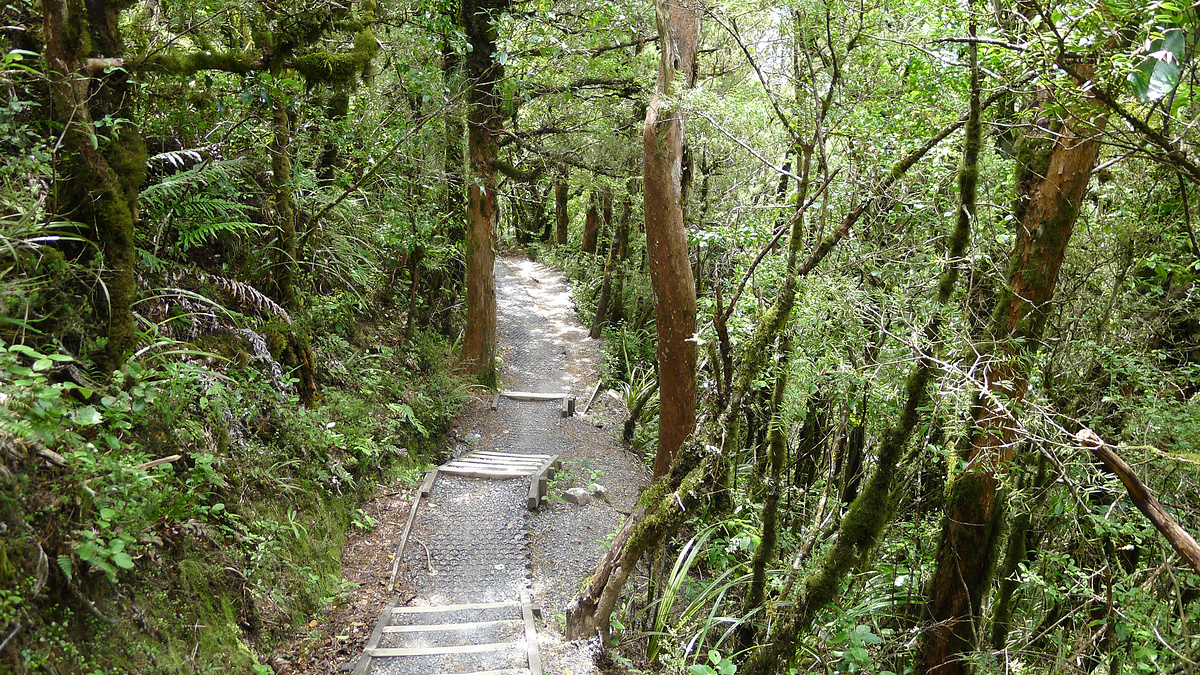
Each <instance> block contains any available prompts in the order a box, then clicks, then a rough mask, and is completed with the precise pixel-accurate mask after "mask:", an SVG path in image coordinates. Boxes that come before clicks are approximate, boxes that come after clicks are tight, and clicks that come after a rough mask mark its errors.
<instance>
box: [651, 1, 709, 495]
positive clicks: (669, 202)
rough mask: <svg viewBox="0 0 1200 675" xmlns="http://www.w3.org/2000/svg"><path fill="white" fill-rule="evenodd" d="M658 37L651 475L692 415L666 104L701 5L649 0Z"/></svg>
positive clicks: (679, 149) (682, 170) (677, 164)
mask: <svg viewBox="0 0 1200 675" xmlns="http://www.w3.org/2000/svg"><path fill="white" fill-rule="evenodd" d="M654 8H655V12H656V17H657V22H658V34H659V38H660V44H661V45H662V52H661V58H660V60H659V68H658V82H657V83H656V85H655V88H654V95H653V96H652V97H651V98H650V106H649V107H648V108H647V110H646V123H645V126H644V127H643V129H642V145H643V148H644V151H645V161H644V163H643V177H644V183H645V189H644V193H643V199H644V204H645V212H646V248H647V250H648V252H649V257H650V283H651V285H652V286H653V287H654V298H655V301H654V311H655V320H656V322H657V327H658V378H659V401H660V405H659V411H660V412H659V430H658V450H657V453H656V454H655V457H654V475H655V476H656V477H657V476H662V475H665V474H666V473H667V469H668V468H669V467H670V466H671V460H672V459H673V458H674V457H675V453H676V452H677V451H678V450H679V446H680V445H682V444H683V441H684V439H686V438H687V437H688V435H689V434H691V433H692V427H693V426H695V421H696V343H695V342H693V341H692V336H693V335H694V334H695V332H696V284H695V279H694V278H693V277H692V267H691V264H690V262H689V261H688V247H687V233H686V232H685V231H684V202H683V197H684V191H685V189H686V183H687V181H688V178H689V174H690V172H689V171H688V167H687V165H686V164H687V162H686V158H685V156H684V154H685V153H684V133H683V127H684V116H683V111H682V110H680V109H672V108H671V106H670V102H669V99H670V97H672V96H674V95H676V94H677V93H678V91H677V89H678V87H677V85H681V86H682V87H683V88H687V87H690V86H691V85H692V82H693V80H694V77H695V70H696V45H697V43H698V42H699V40H700V11H701V9H700V7H699V6H696V5H694V4H693V3H682V2H679V0H655V3H654Z"/></svg>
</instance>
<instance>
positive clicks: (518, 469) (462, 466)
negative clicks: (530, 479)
mask: <svg viewBox="0 0 1200 675" xmlns="http://www.w3.org/2000/svg"><path fill="white" fill-rule="evenodd" d="M443 469H447V470H455V471H493V472H494V471H499V472H501V473H504V474H510V473H511V474H513V475H515V476H517V477H518V478H519V477H521V476H528V475H530V474H533V473H535V472H536V471H537V469H538V468H537V467H536V466H512V465H511V464H476V463H474V462H454V463H452V464H447V465H446V466H445V467H443Z"/></svg>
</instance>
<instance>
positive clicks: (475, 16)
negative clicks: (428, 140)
mask: <svg viewBox="0 0 1200 675" xmlns="http://www.w3.org/2000/svg"><path fill="white" fill-rule="evenodd" d="M510 4H511V3H510V2H509V0H463V3H462V25H463V27H464V28H465V29H466V33H467V38H468V39H469V40H470V43H471V47H472V48H471V50H470V51H469V52H468V56H467V72H468V75H469V76H470V78H471V92H470V103H471V108H470V112H469V113H468V115H467V128H468V133H467V145H468V150H469V154H470V166H471V175H472V180H471V181H470V182H469V183H470V184H469V186H468V196H467V216H468V221H469V222H468V231H467V240H466V254H467V256H466V257H467V325H466V332H465V335H464V336H463V363H464V364H465V366H466V367H467V369H468V371H469V372H471V373H472V374H473V375H474V376H475V378H476V379H477V380H479V381H480V382H482V383H484V384H487V385H494V384H495V383H496V379H497V373H496V277H495V269H494V266H495V262H496V254H495V250H494V249H493V247H492V246H493V242H494V240H495V236H496V223H497V219H498V217H499V201H498V199H497V197H498V193H497V191H496V184H497V177H496V171H497V170H496V165H495V162H496V157H497V154H498V152H499V146H498V145H497V143H496V136H497V134H499V133H500V131H501V129H502V127H503V122H504V121H503V118H502V117H501V115H500V109H499V102H498V101H497V99H496V97H495V85H496V83H497V82H498V81H499V80H500V79H501V78H503V77H504V67H503V66H502V65H500V64H499V63H497V62H496V59H495V52H496V40H497V31H496V27H495V24H494V23H493V19H494V18H498V16H499V14H500V13H501V12H503V11H505V10H507V9H508V7H509V5H510Z"/></svg>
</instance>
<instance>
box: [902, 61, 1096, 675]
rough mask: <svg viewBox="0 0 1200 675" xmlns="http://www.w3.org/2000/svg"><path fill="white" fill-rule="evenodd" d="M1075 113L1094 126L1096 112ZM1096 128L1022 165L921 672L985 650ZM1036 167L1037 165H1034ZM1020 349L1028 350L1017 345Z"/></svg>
mask: <svg viewBox="0 0 1200 675" xmlns="http://www.w3.org/2000/svg"><path fill="white" fill-rule="evenodd" d="M972 51H974V46H973V47H972ZM973 107H974V106H973ZM1075 107H1076V111H1077V112H1082V113H1084V115H1085V117H1084V118H1083V119H1087V107H1086V106H1075ZM1088 126H1090V125H1089V124H1088V123H1086V122H1081V121H1080V120H1079V119H1071V120H1065V124H1064V125H1063V128H1062V130H1061V131H1060V132H1059V133H1058V134H1056V135H1055V136H1054V137H1053V139H1046V138H1039V139H1034V138H1027V139H1026V140H1025V142H1024V143H1025V148H1024V149H1023V151H1022V153H1021V155H1022V156H1021V157H1019V158H1018V171H1019V172H1020V173H1019V176H1018V179H1019V180H1018V186H1019V189H1020V190H1021V192H1020V193H1019V195H1018V198H1019V200H1020V201H1019V202H1018V205H1017V214H1016V215H1017V232H1016V234H1017V242H1016V248H1015V249H1014V251H1013V254H1012V259H1011V262H1010V264H1009V271H1008V287H1007V288H1006V289H1004V290H1003V291H1002V293H1001V296H1000V298H999V300H998V301H997V304H996V309H995V312H994V313H993V314H992V320H991V326H990V328H989V333H990V339H991V340H992V342H991V344H990V348H987V349H984V350H983V351H985V352H988V351H990V352H991V354H990V355H989V356H988V358H986V359H984V361H983V363H982V366H981V373H980V376H981V377H982V379H983V381H984V382H986V383H987V384H986V387H987V390H986V392H983V393H981V394H980V395H979V396H978V398H977V399H976V403H975V405H974V406H972V408H973V414H972V419H973V425H972V431H971V438H970V445H969V447H968V448H967V449H966V456H965V457H964V458H963V459H964V460H965V461H966V467H965V468H964V469H963V470H962V471H960V472H958V473H957V475H955V476H953V477H952V478H951V480H950V481H949V482H948V484H947V486H946V493H945V494H946V498H945V504H946V506H945V509H946V511H945V513H946V516H945V519H944V521H943V524H942V533H941V537H940V539H939V544H938V552H937V567H936V570H935V572H934V575H933V579H932V581H931V583H930V599H929V602H928V605H927V610H928V614H929V621H930V625H929V628H928V629H927V630H926V631H925V633H924V635H923V639H922V643H921V653H920V655H919V656H918V659H917V666H918V669H919V670H920V671H921V672H928V673H937V674H938V675H951V674H956V673H966V672H967V670H968V663H967V661H966V660H965V659H964V658H963V655H964V654H965V653H967V652H970V651H973V650H974V648H975V645H976V643H977V635H978V625H977V619H978V617H979V608H980V605H981V604H982V602H983V597H984V595H985V594H986V593H987V591H988V589H989V588H990V585H991V579H992V569H993V566H994V564H995V558H996V549H997V545H998V542H999V539H1000V532H1001V530H1002V527H1001V524H1002V522H1003V515H1004V508H1003V505H1004V500H1003V498H1002V496H1001V494H1000V487H1001V481H1002V478H1003V475H1004V473H1005V472H1006V471H1007V470H1008V467H1009V465H1010V464H1011V462H1012V458H1013V454H1014V449H1015V446H1016V440H1015V439H1016V435H1017V428H1016V419H1015V415H1016V412H1015V407H1016V406H1018V405H1020V402H1021V400H1022V399H1023V398H1024V397H1025V393H1026V389H1027V387H1028V384H1029V372H1028V370H1027V369H1026V367H1025V366H1024V365H1023V361H1022V359H1023V358H1024V357H1026V356H1028V354H1029V353H1030V352H1031V351H1034V350H1036V345H1037V343H1038V341H1039V339H1040V338H1041V334H1042V329H1043V327H1044V325H1045V321H1046V315H1047V312H1048V310H1049V307H1050V302H1051V300H1052V299H1053V297H1054V288H1055V285H1056V284H1057V282H1058V272H1059V269H1060V268H1061V267H1062V262H1063V257H1064V255H1065V254H1066V248H1067V243H1068V242H1069V241H1070V239H1071V234H1072V232H1073V230H1074V226H1075V219H1076V217H1077V216H1078V214H1079V207H1080V205H1081V203H1082V200H1083V196H1084V192H1085V190H1086V188H1087V184H1088V179H1089V178H1090V177H1091V173H1092V168H1093V167H1094V166H1095V162H1096V157H1097V155H1098V154H1099V150H1100V144H1099V141H1098V140H1097V139H1096V138H1095V136H1094V135H1093V134H1091V133H1090V130H1088V129H1087V127H1088ZM1033 144H1040V148H1038V149H1037V150H1036V151H1032V150H1034V148H1035V147H1038V146H1037V145H1033ZM1047 147H1048V148H1049V152H1048V153H1047V152H1045V151H1044V148H1047ZM1031 151H1032V152H1031ZM1031 158H1032V159H1031ZM1031 161H1034V162H1037V163H1038V165H1036V166H1032V165H1030V162H1031ZM1017 343H1021V344H1023V345H1024V347H1023V348H1018V347H1016V346H1015V345H1016V344H1017Z"/></svg>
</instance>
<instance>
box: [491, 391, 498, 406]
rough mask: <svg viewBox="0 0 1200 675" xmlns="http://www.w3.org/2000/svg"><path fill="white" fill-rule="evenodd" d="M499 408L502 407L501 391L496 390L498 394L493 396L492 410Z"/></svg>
mask: <svg viewBox="0 0 1200 675" xmlns="http://www.w3.org/2000/svg"><path fill="white" fill-rule="evenodd" d="M499 409H500V392H496V395H495V396H493V397H492V410H499Z"/></svg>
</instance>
